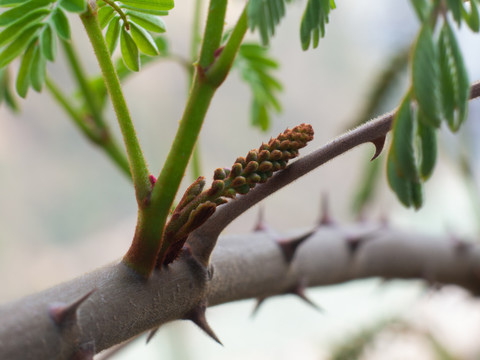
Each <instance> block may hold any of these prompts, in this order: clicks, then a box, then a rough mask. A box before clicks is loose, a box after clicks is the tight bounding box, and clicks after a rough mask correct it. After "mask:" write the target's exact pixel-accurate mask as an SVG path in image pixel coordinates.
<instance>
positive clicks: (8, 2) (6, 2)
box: [0, 0, 29, 6]
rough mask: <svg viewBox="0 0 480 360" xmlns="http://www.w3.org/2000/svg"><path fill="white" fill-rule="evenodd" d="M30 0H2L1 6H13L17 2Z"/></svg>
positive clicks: (0, 0) (0, 1)
mask: <svg viewBox="0 0 480 360" xmlns="http://www.w3.org/2000/svg"><path fill="white" fill-rule="evenodd" d="M27 1H29V0H0V6H12V5H17V4H23V3H25V2H27Z"/></svg>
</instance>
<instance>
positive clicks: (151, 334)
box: [146, 326, 160, 344]
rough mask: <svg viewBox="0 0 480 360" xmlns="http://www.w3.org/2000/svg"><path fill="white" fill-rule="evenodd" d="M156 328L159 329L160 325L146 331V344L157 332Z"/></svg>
mask: <svg viewBox="0 0 480 360" xmlns="http://www.w3.org/2000/svg"><path fill="white" fill-rule="evenodd" d="M158 329H160V326H159V327H157V328H155V329H153V330H151V331H150V332H149V333H148V336H147V340H146V343H147V344H148V343H149V342H150V340H152V338H153V337H154V336H155V334H156V333H157V331H158Z"/></svg>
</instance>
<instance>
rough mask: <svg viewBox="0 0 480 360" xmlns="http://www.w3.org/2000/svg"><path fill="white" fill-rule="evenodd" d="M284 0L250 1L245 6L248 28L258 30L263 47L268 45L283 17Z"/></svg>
mask: <svg viewBox="0 0 480 360" xmlns="http://www.w3.org/2000/svg"><path fill="white" fill-rule="evenodd" d="M285 1H286V0H251V1H249V2H248V6H247V18H248V26H249V28H250V30H252V31H253V30H255V29H258V31H259V32H260V39H261V42H262V44H263V45H268V44H269V42H270V37H272V36H273V35H274V34H275V27H276V26H277V25H278V24H279V23H280V20H281V19H282V18H283V17H284V16H285Z"/></svg>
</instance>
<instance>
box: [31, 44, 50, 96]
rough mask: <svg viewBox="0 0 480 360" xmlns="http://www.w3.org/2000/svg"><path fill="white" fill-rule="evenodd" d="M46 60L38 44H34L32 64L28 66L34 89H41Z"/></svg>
mask: <svg viewBox="0 0 480 360" xmlns="http://www.w3.org/2000/svg"><path fill="white" fill-rule="evenodd" d="M46 67H47V60H46V59H45V57H44V56H43V54H42V50H41V49H40V46H39V45H35V48H34V50H33V59H32V65H31V67H30V82H31V84H32V87H33V89H34V90H35V91H38V92H40V91H42V87H43V84H44V82H45V74H46V70H47V69H46Z"/></svg>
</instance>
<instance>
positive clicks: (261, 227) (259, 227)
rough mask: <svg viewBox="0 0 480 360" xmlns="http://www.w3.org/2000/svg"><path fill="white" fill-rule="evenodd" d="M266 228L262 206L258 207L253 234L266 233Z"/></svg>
mask: <svg viewBox="0 0 480 360" xmlns="http://www.w3.org/2000/svg"><path fill="white" fill-rule="evenodd" d="M267 228H268V225H267V224H266V223H265V214H264V210H263V206H260V207H259V209H258V217H257V223H256V224H255V227H254V228H253V232H261V231H268V229H267Z"/></svg>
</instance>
